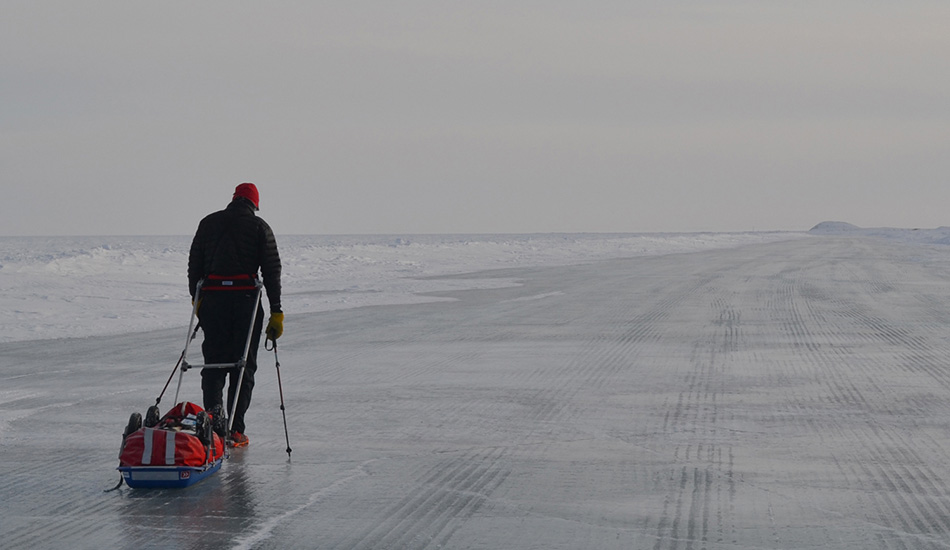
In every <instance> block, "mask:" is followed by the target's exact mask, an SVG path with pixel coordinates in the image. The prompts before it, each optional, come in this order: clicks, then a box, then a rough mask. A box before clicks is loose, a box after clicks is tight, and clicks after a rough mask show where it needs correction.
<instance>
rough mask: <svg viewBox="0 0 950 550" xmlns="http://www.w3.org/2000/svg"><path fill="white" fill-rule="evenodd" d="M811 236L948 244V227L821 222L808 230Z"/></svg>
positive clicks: (949, 234) (949, 228) (949, 233)
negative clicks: (877, 225)
mask: <svg viewBox="0 0 950 550" xmlns="http://www.w3.org/2000/svg"><path fill="white" fill-rule="evenodd" d="M809 233H811V234H813V235H850V236H864V237H881V238H885V239H892V240H899V241H903V242H907V243H917V244H941V245H947V244H950V227H938V228H936V229H901V228H893V227H875V228H863V227H857V226H855V225H851V224H850V223H845V222H821V223H819V224H818V225H816V226H815V227H812V228H811V229H810V230H809Z"/></svg>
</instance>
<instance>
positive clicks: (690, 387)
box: [0, 230, 950, 550]
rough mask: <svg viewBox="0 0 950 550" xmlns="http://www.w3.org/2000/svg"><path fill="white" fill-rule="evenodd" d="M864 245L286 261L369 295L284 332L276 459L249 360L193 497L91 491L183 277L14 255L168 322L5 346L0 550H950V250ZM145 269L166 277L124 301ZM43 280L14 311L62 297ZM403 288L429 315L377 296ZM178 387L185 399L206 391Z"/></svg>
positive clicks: (293, 247)
mask: <svg viewBox="0 0 950 550" xmlns="http://www.w3.org/2000/svg"><path fill="white" fill-rule="evenodd" d="M867 234H868V233H865V230H858V231H856V232H855V231H849V232H848V233H847V234H844V233H840V232H839V233H835V234H825V235H822V236H811V237H808V238H792V239H789V238H787V237H788V236H786V237H784V238H782V239H781V240H778V241H777V240H776V239H775V238H771V237H770V238H767V239H764V241H773V242H762V240H760V241H759V242H756V238H754V237H750V238H749V241H747V243H748V244H746V245H743V246H728V247H725V248H720V249H716V250H713V249H710V248H708V247H707V248H706V249H704V250H699V251H694V252H689V253H683V254H668V255H662V254H654V255H640V256H639V257H633V258H630V259H611V258H615V257H617V256H636V255H637V254H636V247H637V246H638V245H636V244H634V243H635V242H636V240H637V238H634V237H629V236H624V237H618V239H620V241H617V242H627V243H630V250H624V251H621V253H619V254H618V253H617V250H618V248H619V247H618V246H617V243H610V242H609V241H610V240H611V239H612V238H613V237H603V238H604V240H605V242H604V243H596V242H585V241H586V240H588V239H589V240H591V241H596V240H597V238H598V237H594V236H590V237H586V236H581V237H577V238H575V237H571V238H569V239H567V240H565V241H563V243H564V246H565V249H567V248H570V247H574V249H573V252H572V253H570V254H568V253H566V252H565V251H564V250H562V249H560V248H559V245H558V244H557V243H558V242H560V239H562V237H561V236H543V237H537V238H538V239H542V241H543V243H545V244H544V245H541V244H538V243H537V241H535V243H534V249H532V248H531V246H529V241H530V240H531V239H534V238H535V237H531V238H528V237H519V238H518V239H520V240H518V241H517V243H516V244H512V243H510V242H509V243H508V244H506V241H504V240H503V239H500V238H499V239H493V238H487V237H483V238H479V239H473V240H477V241H478V242H479V244H474V245H473V244H471V242H469V241H466V240H464V239H455V238H436V237H433V238H432V239H434V240H435V241H436V242H430V243H416V242H415V241H413V240H412V239H408V242H407V240H406V238H401V239H403V240H401V241H400V242H395V240H392V242H388V239H380V240H379V242H376V243H375V244H371V243H367V242H365V241H366V239H363V240H362V241H361V240H359V239H356V240H355V241H354V242H349V243H347V242H343V241H342V240H341V241H335V242H332V243H324V244H321V245H319V246H318V245H314V244H312V243H311V244H305V243H304V244H295V243H294V242H292V241H293V238H285V239H283V240H282V243H286V244H282V246H284V247H285V248H284V249H285V250H287V254H286V255H287V257H288V258H294V259H295V261H294V262H293V263H296V262H297V260H298V259H300V260H299V263H300V264H301V265H305V266H306V267H298V268H292V267H291V268H290V271H289V273H288V283H287V284H288V289H289V290H290V289H294V288H295V286H296V287H305V288H307V289H308V291H307V292H304V293H302V294H303V295H306V296H309V295H310V294H311V293H312V294H313V295H314V296H318V297H319V296H324V297H326V296H328V295H336V296H337V297H339V296H352V297H353V299H354V300H356V298H357V297H360V296H361V295H362V294H361V293H360V292H356V291H350V290H349V286H347V283H349V282H351V281H353V280H356V279H359V278H360V277H362V281H365V282H363V283H361V284H364V285H366V286H365V287H364V288H373V289H376V292H373V293H371V295H372V296H376V297H379V296H382V297H383V299H382V300H381V301H380V302H379V305H375V303H373V302H371V301H369V302H366V303H365V305H374V307H350V306H352V305H353V304H352V303H350V304H344V305H340V304H333V303H330V302H321V301H320V299H318V298H314V301H313V302H312V303H310V304H311V305H310V306H308V307H309V308H310V310H309V312H304V308H302V307H301V308H297V309H296V312H294V313H289V314H288V322H287V330H286V332H285V335H284V337H283V338H281V340H280V350H279V353H280V362H281V365H282V367H281V374H282V379H283V389H284V393H285V398H286V401H287V407H288V410H287V417H288V423H289V431H290V437H291V446H292V447H293V449H294V452H293V460H292V462H288V460H287V456H286V454H285V453H284V448H285V443H284V431H283V423H282V420H281V414H280V410H279V399H278V389H277V384H276V377H275V376H274V361H273V360H274V357H273V355H270V354H268V353H265V352H263V351H262V353H261V370H260V372H259V374H258V385H257V388H256V390H255V393H254V403H253V404H252V406H251V410H250V412H249V415H248V425H249V428H248V435H249V436H250V438H251V446H250V447H248V448H247V449H243V450H240V451H236V452H234V453H233V455H232V457H231V459H230V460H228V461H227V462H226V463H225V465H224V466H223V468H222V470H221V472H219V473H218V474H217V475H216V476H215V477H213V478H211V479H209V480H207V481H204V482H202V483H201V484H199V485H196V486H195V487H192V488H189V489H186V490H180V491H143V490H130V489H128V488H123V489H120V490H118V491H114V492H109V493H105V492H103V489H106V488H108V487H109V486H111V485H114V483H115V481H116V480H117V479H118V476H117V474H116V472H115V470H114V468H115V466H116V465H117V459H116V455H117V451H118V445H119V439H120V435H121V430H122V428H123V427H124V425H125V422H126V420H127V419H128V415H129V414H130V413H131V412H132V411H136V410H137V411H143V410H144V409H145V408H146V407H147V406H148V405H149V404H151V403H152V402H154V399H155V397H156V395H157V393H158V392H159V391H160V389H161V386H162V384H163V383H164V381H165V379H166V378H167V376H168V374H169V373H170V371H171V369H172V367H173V365H174V362H175V359H176V358H177V356H178V353H179V351H180V349H181V344H182V340H183V337H184V327H181V326H179V325H180V324H181V323H180V322H179V319H180V317H181V313H180V311H179V309H180V308H181V303H180V302H181V301H182V300H183V298H182V296H181V294H182V290H181V289H179V288H178V286H179V285H181V281H180V279H181V278H183V276H184V275H183V267H181V266H180V262H181V261H182V258H183V257H184V256H183V254H184V252H182V251H180V250H177V249H175V248H174V247H168V251H169V252H168V253H169V259H168V262H167V264H165V263H164V262H165V260H161V259H160V260H156V259H155V258H163V254H162V252H161V251H162V250H165V248H164V245H163V244H158V243H160V242H161V241H162V240H163V239H165V238H162V239H158V238H156V239H154V240H145V241H143V242H146V243H147V244H140V245H133V244H128V245H122V244H121V243H120V242H118V241H112V242H107V241H103V242H101V243H99V244H98V245H93V246H90V245H88V244H81V245H77V246H76V247H75V249H70V250H71V252H69V251H65V250H60V252H59V253H57V252H55V246H53V245H50V247H49V249H47V250H46V251H45V252H44V251H42V250H41V249H39V248H37V249H35V250H27V249H26V248H21V249H20V252H16V251H15V250H14V249H10V248H8V249H7V250H11V252H9V253H5V255H6V256H8V257H9V259H7V260H4V264H5V268H4V269H6V266H7V265H12V266H15V267H17V269H25V268H27V267H31V266H32V267H31V269H33V270H34V271H36V272H43V269H41V266H45V265H56V266H58V267H56V268H52V269H61V270H62V272H63V273H65V274H66V275H68V277H67V278H70V277H74V276H77V277H75V281H78V282H75V283H69V284H75V285H77V286H75V287H74V288H83V289H85V290H87V291H88V290H89V288H90V286H92V285H89V284H88V283H87V284H85V285H84V284H83V281H87V282H88V281H93V280H98V279H99V278H100V277H101V276H102V273H104V272H109V275H107V276H109V277H117V278H115V279H111V280H112V283H111V286H112V287H113V291H114V293H118V294H121V295H123V296H138V297H139V298H141V301H140V302H139V303H140V304H141V306H140V307H141V309H142V310H143V311H144V310H145V309H149V310H151V309H153V308H154V309H160V306H161V305H162V304H163V303H164V302H163V301H162V300H160V299H155V298H154V297H153V296H154V295H162V293H160V292H158V293H156V292H154V290H152V289H151V287H152V286H163V285H164V286H167V288H168V292H167V294H168V296H169V301H172V302H175V306H174V312H173V313H169V314H168V316H167V317H168V318H167V319H165V318H164V317H163V315H156V317H155V322H156V324H155V327H156V328H158V330H151V331H149V332H138V330H139V328H141V327H137V326H136V325H135V324H134V323H132V322H128V326H129V331H127V332H125V333H123V332H121V331H118V330H117V331H115V334H113V335H109V336H103V335H97V336H95V337H84V338H76V339H45V340H26V339H22V338H21V339H18V340H17V341H7V342H4V343H0V497H2V498H0V546H2V547H3V548H4V549H6V548H12V549H20V548H31V549H33V548H53V549H58V548H70V549H75V548H136V549H140V550H144V549H150V548H176V549H192V548H193V549H205V548H247V549H251V548H253V549H271V548H274V549H276V548H337V549H342V548H351V549H356V548H365V549H370V548H419V549H423V548H429V549H435V548H485V549H497V548H506V549H528V548H532V549H534V548H539V549H540V548H543V549H545V550H550V549H554V550H558V549H565V550H567V549H577V548H585V549H586V548H598V549H600V548H610V549H613V548H617V549H620V548H648V549H649V548H658V549H671V548H679V549H696V550H699V549H702V548H705V549H740V548H741V549H744V548H775V549H785V548H788V549H792V548H845V549H855V550H857V549H862V550H864V549H867V548H881V549H887V548H901V549H917V548H926V549H937V548H947V547H950V520H948V519H947V518H950V504H948V503H950V435H948V434H950V429H948V426H950V425H948V422H947V418H950V370H948V369H947V368H946V357H948V355H950V337H948V331H947V324H948V322H950V284H948V278H947V273H948V272H950V248H948V247H947V246H945V245H939V244H933V242H934V241H933V240H929V241H928V240H926V239H924V240H921V239H919V238H918V235H919V232H915V233H914V234H912V236H911V237H908V238H903V237H901V236H900V235H901V234H902V233H901V231H890V232H889V235H886V236H885V237H886V238H881V236H877V237H868V236H867ZM908 234H910V233H908ZM795 237H801V235H796V236H795ZM730 239H734V237H731V236H722V240H720V241H718V242H720V243H724V242H726V241H728V240H730ZM716 240H717V239H716V238H715V237H711V242H716ZM446 241H448V243H447V244H446ZM76 242H79V241H76ZM82 242H83V243H85V242H87V241H85V240H82ZM92 242H94V243H95V242H97V241H96V240H93V241H92ZM578 243H580V244H578ZM694 244H695V243H694ZM732 244H739V243H738V242H737V241H735V240H732ZM104 245H108V246H104ZM390 245H394V246H390ZM413 247H415V248H413ZM470 247H471V248H470ZM644 247H645V245H644ZM61 248H64V249H66V248H68V247H61ZM143 248H144V249H145V250H146V252H142V249H143ZM489 248H490V249H492V250H494V251H495V252H494V253H493V254H487V253H486V252H485V249H489ZM514 248H517V249H518V250H517V251H513V249H514ZM78 250H83V251H85V252H77V251H78ZM176 250H177V251H176ZM466 250H474V252H470V253H471V257H466V256H465V255H464V254H465V251H466ZM605 250H609V252H605ZM137 251H138V252H137ZM502 251H504V252H505V253H503V252H502ZM509 251H511V255H512V256H517V257H518V259H516V260H513V261H509V260H511V258H509V257H508V256H507V252H509ZM665 251H672V250H669V249H666V250H665ZM64 252H66V253H64ZM413 253H415V254H416V256H415V257H414V259H413V260H412V261H411V262H410V263H411V264H412V267H411V268H410V269H409V270H408V271H407V272H402V271H399V269H400V266H403V265H404V264H401V263H399V262H401V261H406V259H407V258H412V256H411V254H413ZM443 253H444V255H440V254H443ZM41 256H43V257H46V258H47V259H46V260H38V259H35V258H39V257H41ZM77 256H78V257H80V260H82V261H78V262H76V261H72V260H70V258H71V257H77ZM86 256H89V257H88V258H87V257H86ZM171 256H176V257H177V259H176V260H174V261H172V260H171V259H170V257H171ZM17 258H19V259H17ZM90 258H92V259H90ZM105 258H109V259H108V260H106V259H105ZM121 258H125V260H124V261H123V260H122V259H121ZM146 258H147V260H146ZM304 258H306V261H305V260H303V259H304ZM321 258H328V260H326V263H325V264H321V260H320V259H321ZM359 258H362V260H359ZM529 259H530V261H529ZM57 260H61V261H60V262H57ZM83 262H85V263H87V264H90V263H91V264H95V265H93V266H89V265H86V266H81V264H82V263H83ZM123 262H126V263H124V264H123ZM159 264H164V265H166V267H165V268H159V267H158V265H159ZM121 265H127V266H128V267H129V270H130V271H129V272H128V273H127V274H123V275H121V276H115V275H113V273H115V272H116V271H122V270H121V268H116V269H112V268H113V267H115V266H121ZM142 265H147V266H153V268H154V269H152V268H150V270H153V271H154V272H156V273H158V272H164V271H165V270H167V271H168V273H169V275H168V279H164V278H163V277H164V275H162V276H160V277H157V278H156V279H150V280H147V281H144V282H143V283H142V285H143V286H137V284H138V283H134V284H133V282H132V281H134V280H135V279H134V276H138V275H139V273H138V270H137V268H140V267H141V266H142ZM318 265H319V266H321V267H315V266H318ZM466 265H468V266H469V267H471V268H477V269H480V268H489V269H493V271H488V272H479V273H468V272H470V271H473V270H474V269H470V268H466ZM96 266H98V267H96ZM331 266H336V267H340V266H344V267H347V268H348V269H341V270H340V271H339V272H334V271H333V269H331ZM357 266H359V267H360V268H363V269H365V270H366V271H367V273H363V274H362V275H357V274H358V273H359V272H360V269H358V268H357ZM494 268H502V269H494ZM509 268H510V269H509ZM294 269H296V271H294ZM333 273H335V277H336V278H334V275H331V274H333ZM84 274H88V275H89V277H90V278H89V279H83V277H84V276H85V275H84ZM435 275H438V277H437V278H434V279H418V277H420V276H423V277H424V276H435ZM0 276H2V277H3V279H2V280H3V281H4V282H3V284H4V285H10V284H12V283H8V282H7V281H8V279H6V273H4V271H3V270H0ZM17 277H20V275H17ZM17 277H14V279H16V278H17ZM57 277H58V275H57ZM126 277H127V278H126ZM403 278H405V279H407V280H406V281H402V280H401V279H403ZM51 279H52V280H54V281H56V279H55V277H54V276H51V275H49V274H46V275H39V276H37V279H36V280H37V282H38V283H43V284H46V285H48V287H49V288H51V289H53V288H55V289H56V290H55V291H53V290H51V291H48V292H47V293H46V294H43V293H40V292H37V293H33V294H28V295H29V296H32V297H33V298H32V299H27V298H23V302H24V304H23V305H24V309H29V308H35V309H42V307H41V306H43V305H44V302H46V301H49V300H50V298H49V297H50V296H59V295H58V294H57V292H60V291H61V289H62V288H64V287H65V286H66V283H62V284H61V285H59V284H52V283H50V280H51ZM393 279H398V280H399V281H398V282H392V280H393ZM321 281H332V282H331V283H329V284H328V285H327V288H321V287H320V282H321ZM513 282H517V284H516V285H515V284H512V283H513ZM17 284H19V283H17ZM416 284H419V285H421V286H419V287H415V286H412V285H416ZM308 285H309V286H308ZM20 288H26V286H22V287H20ZM173 288H174V289H173ZM414 290H416V291H417V290H426V291H429V290H432V291H436V296H434V297H428V298H441V299H442V300H441V301H436V302H426V303H421V302H420V303H399V302H401V301H403V300H406V299H407V298H406V297H404V296H398V297H397V298H395V299H390V295H398V294H399V293H400V292H405V293H406V294H410V293H411V292H412V291H414ZM291 292H296V290H291ZM43 296H46V298H44V297H43ZM4 299H6V300H10V298H9V297H5V298H4ZM112 299H113V298H111V297H108V298H103V300H112ZM36 302H40V304H39V306H37V304H36ZM287 302H288V304H294V303H303V302H302V301H298V295H297V294H288V300H287ZM57 303H58V302H57ZM67 303H68V302H67ZM386 304H389V305H386ZM337 306H339V307H337ZM55 309H56V310H57V311H59V312H60V313H62V312H64V311H69V310H70V308H69V307H68V306H66V305H62V304H60V305H57V306H55ZM288 309H289V310H290V311H291V312H293V311H295V310H294V308H293V307H292V306H291V307H288ZM123 311H124V313H122V315H131V313H130V311H132V310H123ZM169 311H171V310H169ZM185 316H187V311H186V313H185ZM92 319H93V324H98V323H99V322H100V321H99V320H98V318H96V317H93V318H92ZM166 322H167V323H169V325H171V328H168V329H161V327H162V326H165V325H164V323H166ZM106 325H108V323H107V322H106V323H104V324H99V325H98V326H99V327H100V328H103V326H106ZM37 326H38V327H44V326H46V327H49V326H53V323H51V322H49V321H45V322H44V321H41V322H38V323H37ZM39 332H40V333H43V331H42V330H40V331H39ZM182 391H183V397H184V398H188V399H196V398H197V396H198V395H199V393H200V392H199V390H198V377H197V373H194V372H193V371H190V372H189V373H187V374H186V377H185V379H184V385H183V390H182ZM172 392H174V386H173V387H172ZM171 401H172V399H171V397H169V396H166V397H165V400H164V401H163V404H164V405H167V406H170V405H171V404H172V403H171Z"/></svg>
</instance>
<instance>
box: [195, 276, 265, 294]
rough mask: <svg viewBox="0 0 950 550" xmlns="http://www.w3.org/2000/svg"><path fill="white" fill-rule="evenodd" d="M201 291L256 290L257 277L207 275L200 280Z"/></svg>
mask: <svg viewBox="0 0 950 550" xmlns="http://www.w3.org/2000/svg"><path fill="white" fill-rule="evenodd" d="M200 284H201V291H202V292H208V291H220V290H257V285H258V282H257V275H208V276H207V277H205V278H204V279H202V280H201V283H200Z"/></svg>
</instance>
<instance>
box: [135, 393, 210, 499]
mask: <svg viewBox="0 0 950 550" xmlns="http://www.w3.org/2000/svg"><path fill="white" fill-rule="evenodd" d="M141 420H142V417H141V415H139V414H138V413H133V414H132V417H131V418H130V419H129V425H128V426H127V427H126V433H125V435H124V437H123V440H122V449H121V451H120V452H119V468H118V470H119V472H121V474H122V478H123V479H124V480H125V482H126V483H128V485H129V487H145V488H176V487H187V486H189V485H192V484H194V483H197V482H198V481H201V480H202V479H204V478H205V477H208V476H210V475H211V474H213V473H214V472H216V471H218V469H219V468H220V467H221V462H222V460H223V458H224V445H225V443H224V439H222V438H221V436H219V435H218V434H216V433H214V431H213V430H212V427H211V424H212V419H211V417H210V416H209V414H208V413H207V412H206V411H205V410H203V409H202V408H201V407H199V406H198V405H196V404H194V403H188V402H185V403H179V404H177V405H175V406H174V407H172V409H171V410H169V411H168V412H167V413H166V414H165V416H163V417H161V419H159V420H158V422H157V423H156V424H155V425H154V426H148V425H146V426H142V425H141Z"/></svg>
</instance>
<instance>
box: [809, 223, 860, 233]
mask: <svg viewBox="0 0 950 550" xmlns="http://www.w3.org/2000/svg"><path fill="white" fill-rule="evenodd" d="M860 230H861V228H860V227H858V226H856V225H851V224H850V223H846V222H821V223H820V224H818V225H816V226H815V227H812V228H811V229H809V230H808V232H809V233H847V232H851V231H860Z"/></svg>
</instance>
